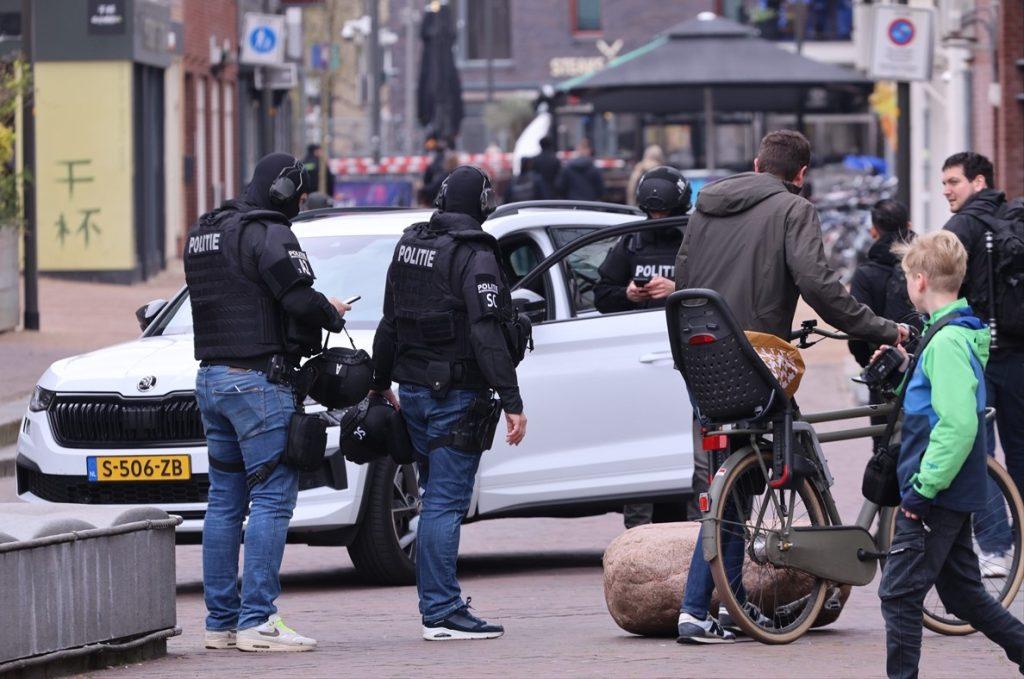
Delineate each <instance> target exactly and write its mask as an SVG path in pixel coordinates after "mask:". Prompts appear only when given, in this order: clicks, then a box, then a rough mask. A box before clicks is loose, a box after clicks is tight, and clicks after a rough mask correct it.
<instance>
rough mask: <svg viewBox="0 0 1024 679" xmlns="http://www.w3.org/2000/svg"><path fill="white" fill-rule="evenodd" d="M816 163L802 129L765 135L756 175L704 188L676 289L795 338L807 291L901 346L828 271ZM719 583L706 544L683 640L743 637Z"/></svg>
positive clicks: (817, 305) (701, 459)
mask: <svg viewBox="0 0 1024 679" xmlns="http://www.w3.org/2000/svg"><path fill="white" fill-rule="evenodd" d="M810 162H811V145H810V143H809V142H808V141H807V139H806V138H805V137H804V136H803V135H802V134H800V133H799V132H794V131H791V130H781V131H778V132H772V133H770V134H768V135H767V136H766V137H765V138H764V139H762V140H761V146H760V149H759V150H758V154H757V158H755V159H754V171H753V172H745V173H743V174H738V175H734V176H732V177H727V178H725V179H722V180H720V181H718V182H715V183H713V184H710V185H708V186H705V187H704V188H703V189H702V190H701V192H700V194H698V196H697V208H696V210H695V211H694V213H693V214H692V215H690V221H689V224H688V225H687V228H686V232H685V234H684V235H683V244H682V246H681V247H680V248H679V256H678V257H677V258H676V288H677V289H680V290H681V289H684V288H710V289H712V290H715V291H716V292H718V293H719V294H720V295H722V297H723V298H724V299H725V301H726V303H727V304H728V305H729V307H730V308H731V309H732V313H733V315H734V316H735V317H736V320H737V321H738V322H739V325H740V327H741V328H743V329H744V330H754V331H758V332H767V333H771V334H773V335H776V336H778V337H782V338H788V337H789V334H790V331H791V329H792V327H793V316H794V314H795V313H796V304H797V300H798V298H799V297H801V296H802V297H803V298H804V299H805V300H807V303H808V304H810V305H811V307H812V308H813V309H814V310H815V311H816V312H818V314H819V315H820V316H821V317H822V318H823V319H824V320H825V322H827V323H829V324H831V325H833V326H835V327H837V328H839V329H840V330H843V331H845V332H847V333H849V334H851V335H853V336H855V337H863V338H864V339H867V340H869V341H872V342H877V343H879V344H883V343H885V344H894V343H898V342H901V341H902V340H904V339H905V338H906V336H907V334H908V331H907V330H906V328H905V327H900V326H897V324H896V323H894V322H892V321H890V320H886V319H884V318H879V317H877V316H876V315H875V314H874V313H873V312H872V311H871V309H869V308H868V307H867V306H866V305H864V304H861V303H859V302H858V301H857V300H855V299H854V298H853V297H851V296H850V293H849V292H847V290H846V288H845V287H844V286H843V284H842V283H841V282H840V280H839V276H838V275H837V274H836V272H835V271H833V270H832V269H830V268H829V266H828V263H827V261H826V259H825V250H824V248H823V247H822V244H821V223H820V222H819V221H818V214H817V212H816V211H815V209H814V206H813V205H811V204H810V203H809V202H808V201H807V200H806V199H804V198H801V197H800V196H799V195H797V194H798V193H799V191H800V187H801V186H803V184H804V178H805V177H806V174H807V167H808V165H809V164H810ZM723 262H727V263H728V264H727V265H723ZM694 467H695V471H694V491H695V492H700V490H702V489H706V488H707V481H708V479H707V476H708V461H707V454H706V453H703V451H694ZM702 468H703V469H702ZM697 541H698V543H699V542H700V538H698V540H697ZM738 556H739V558H740V560H739V562H738V563H727V564H726V567H727V568H729V569H730V572H737V573H738V571H739V570H740V569H742V567H743V562H742V557H743V555H742V552H740V553H739V555H738ZM737 577H738V576H737ZM714 587H715V584H714V582H713V581H712V579H711V569H710V567H709V566H708V564H707V562H706V561H705V560H704V558H703V555H702V554H701V551H700V550H697V551H696V552H695V553H694V556H693V560H692V561H691V562H690V571H689V574H688V577H687V581H686V595H685V598H684V599H683V602H682V606H681V607H680V614H679V625H678V631H679V638H678V641H679V642H680V643H723V642H730V641H734V640H735V634H733V633H732V632H731V631H728V630H726V629H724V627H725V626H727V625H728V624H729V623H728V622H727V621H724V620H723V621H722V622H721V623H719V621H718V620H716V619H715V618H714V617H713V616H711V615H710V614H709V611H708V607H709V606H710V604H711V594H712V591H713V590H714ZM744 610H746V611H747V614H748V615H749V616H750V618H751V619H752V620H754V621H755V622H757V623H758V624H765V625H772V624H773V623H772V621H771V620H769V619H768V618H766V617H765V616H764V615H763V614H761V612H760V611H758V610H757V608H756V607H754V606H753V604H751V603H750V602H747V603H746V604H745V605H744ZM719 616H720V617H721V611H719Z"/></svg>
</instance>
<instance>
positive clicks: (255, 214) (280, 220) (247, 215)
mask: <svg viewBox="0 0 1024 679" xmlns="http://www.w3.org/2000/svg"><path fill="white" fill-rule="evenodd" d="M239 219H240V220H241V222H242V224H245V223H246V222H265V223H269V224H284V225H285V226H291V225H292V223H291V222H290V221H289V220H288V218H287V217H285V216H284V215H283V214H281V213H280V212H276V211H274V210H248V211H246V212H242V213H241V215H240V217H239Z"/></svg>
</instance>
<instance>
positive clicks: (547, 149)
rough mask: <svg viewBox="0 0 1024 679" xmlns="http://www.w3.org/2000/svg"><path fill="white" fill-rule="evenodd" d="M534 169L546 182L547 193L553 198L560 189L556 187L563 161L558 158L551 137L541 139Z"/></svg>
mask: <svg viewBox="0 0 1024 679" xmlns="http://www.w3.org/2000/svg"><path fill="white" fill-rule="evenodd" d="M533 169H534V171H535V172H537V174H539V175H540V178H541V181H543V182H544V192H545V194H546V195H548V196H551V197H552V198H554V197H555V196H557V195H558V191H557V189H556V188H555V187H556V186H557V184H558V175H560V174H561V173H562V161H560V160H559V159H558V154H557V153H556V152H555V142H554V140H553V139H552V138H551V137H544V138H543V139H541V140H540V153H539V154H538V155H536V156H534V158H533Z"/></svg>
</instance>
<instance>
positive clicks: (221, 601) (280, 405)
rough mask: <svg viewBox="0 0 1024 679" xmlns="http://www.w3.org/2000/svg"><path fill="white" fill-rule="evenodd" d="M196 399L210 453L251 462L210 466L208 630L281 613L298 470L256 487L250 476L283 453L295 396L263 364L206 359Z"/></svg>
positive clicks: (277, 472) (280, 470)
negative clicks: (241, 559) (244, 366)
mask: <svg viewBox="0 0 1024 679" xmlns="http://www.w3.org/2000/svg"><path fill="white" fill-rule="evenodd" d="M196 400H197V401H198V402H199V410H200V412H201V413H202V416H203V428H204V429H205V430H206V446H207V451H208V453H209V455H210V457H211V458H213V459H214V460H217V461H219V462H221V463H224V464H226V465H229V466H230V465H237V464H239V463H241V464H243V465H244V466H245V473H242V472H228V471H222V470H220V469H217V468H215V467H213V466H212V465H211V467H210V491H209V497H208V499H207V507H206V519H205V520H204V522H203V592H204V595H205V598H206V609H207V611H208V615H207V618H206V629H208V630H231V629H239V630H242V629H248V628H250V627H256V626H257V625H261V624H263V623H264V622H266V621H267V619H268V618H269V617H270V616H271V615H273V614H274V613H276V612H277V607H276V606H274V601H275V600H276V599H277V597H278V595H279V594H280V593H281V582H280V578H279V573H280V570H281V559H282V557H283V556H284V545H285V538H286V537H287V535H288V522H289V521H290V520H291V517H292V510H294V509H295V501H296V499H297V497H298V492H299V475H298V472H296V471H295V469H293V468H292V467H288V466H286V465H283V464H279V465H278V466H277V467H276V468H275V469H274V471H273V473H271V474H270V476H269V477H268V478H267V479H266V480H265V481H263V482H262V483H258V484H256V486H254V487H253V489H252V490H251V491H250V490H249V489H248V488H247V486H246V476H247V475H249V474H252V473H253V472H254V471H256V470H257V469H259V468H260V467H261V466H262V465H263V464H264V463H266V462H270V461H272V460H275V459H277V458H278V457H280V455H281V454H282V453H283V452H284V448H285V444H286V443H287V440H288V423H289V421H290V420H291V416H292V413H294V412H295V399H294V396H293V395H292V390H291V388H290V387H288V386H285V385H283V384H271V383H270V382H268V381H267V378H266V375H265V374H264V373H262V372H260V371H256V370H241V369H238V368H228V367H225V366H208V367H202V368H200V369H199V374H198V375H197V377H196ZM246 508H248V509H249V521H248V523H247V524H246V527H245V568H244V570H243V572H242V587H241V591H239V588H238V552H239V547H240V544H241V542H242V522H243V520H244V519H245V510H246Z"/></svg>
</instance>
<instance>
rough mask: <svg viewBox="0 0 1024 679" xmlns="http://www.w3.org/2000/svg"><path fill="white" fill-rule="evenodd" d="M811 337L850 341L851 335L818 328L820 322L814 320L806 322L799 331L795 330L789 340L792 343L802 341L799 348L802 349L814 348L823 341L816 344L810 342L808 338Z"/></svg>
mask: <svg viewBox="0 0 1024 679" xmlns="http://www.w3.org/2000/svg"><path fill="white" fill-rule="evenodd" d="M811 335H820V336H821V337H827V338H829V339H837V340H848V339H850V336H849V335H847V334H844V333H841V332H834V331H832V330H822V329H821V328H819V327H818V322H817V321H814V320H811V321H804V322H803V323H802V324H801V325H800V328H799V329H797V330H793V331H792V332H791V333H790V334H789V339H790V341H793V340H800V343H799V344H798V345H797V346H799V347H800V348H801V349H806V348H807V347H810V346H813V345H815V344H817V343H818V342H820V341H821V340H816V341H814V342H808V341H807V338H808V337H810V336H811Z"/></svg>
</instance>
